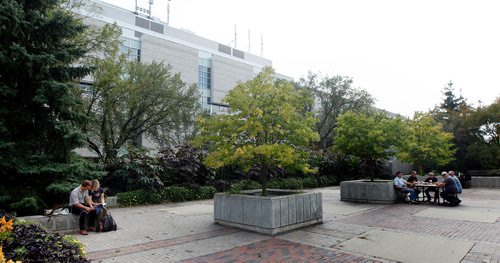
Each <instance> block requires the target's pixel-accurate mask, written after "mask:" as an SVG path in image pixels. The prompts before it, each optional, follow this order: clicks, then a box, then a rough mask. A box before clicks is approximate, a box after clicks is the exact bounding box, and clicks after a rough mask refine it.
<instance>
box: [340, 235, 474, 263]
mask: <svg viewBox="0 0 500 263" xmlns="http://www.w3.org/2000/svg"><path fill="white" fill-rule="evenodd" d="M473 245H474V242H470V241H460V240H448V239H447V238H442V237H429V236H424V235H415V234H414V235H408V234H407V233H397V232H391V231H381V230H371V231H369V232H366V233H364V234H363V235H361V236H357V237H355V238H351V239H349V240H347V241H346V242H342V243H340V244H338V245H337V246H336V247H337V248H339V249H342V250H347V251H352V252H355V253H360V254H365V255H373V256H377V257H382V258H387V259H390V260H394V261H398V262H409V263H420V262H441V263H447V262H449V263H454V262H460V260H461V259H462V258H463V257H465V255H467V253H468V252H469V250H470V249H471V248H472V246H473ZM436 252H438V253H436Z"/></svg>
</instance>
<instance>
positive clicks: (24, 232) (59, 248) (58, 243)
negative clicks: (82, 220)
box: [0, 221, 90, 262]
mask: <svg viewBox="0 0 500 263" xmlns="http://www.w3.org/2000/svg"><path fill="white" fill-rule="evenodd" d="M11 231H12V235H11V238H8V239H2V240H0V245H1V247H2V248H3V253H4V256H5V258H6V259H12V260H20V261H22V262H90V261H89V260H87V259H86V258H85V257H84V253H85V252H84V249H83V244H82V243H80V242H79V241H77V240H76V239H74V238H72V237H68V236H63V235H60V234H57V233H56V234H53V233H50V232H48V231H47V230H46V229H45V228H43V227H42V226H40V225H38V224H33V223H28V222H23V221H16V222H15V223H14V227H13V229H12V230H11Z"/></svg>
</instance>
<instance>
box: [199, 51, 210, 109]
mask: <svg viewBox="0 0 500 263" xmlns="http://www.w3.org/2000/svg"><path fill="white" fill-rule="evenodd" d="M198 88H199V89H200V93H201V106H202V107H203V109H204V110H207V111H209V110H210V103H211V98H212V54H209V53H206V52H202V51H200V52H199V54H198Z"/></svg>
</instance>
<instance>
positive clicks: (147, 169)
mask: <svg viewBox="0 0 500 263" xmlns="http://www.w3.org/2000/svg"><path fill="white" fill-rule="evenodd" d="M108 169H109V171H110V173H109V176H107V177H105V178H103V182H102V184H103V185H106V186H108V187H110V188H111V189H113V190H115V191H116V190H118V191H123V192H124V191H133V190H146V191H149V190H159V189H162V188H163V182H162V181H161V179H160V174H161V173H162V172H163V170H162V168H161V166H159V165H158V160H157V159H156V158H154V157H151V156H149V155H148V154H147V152H146V151H144V150H138V149H133V148H131V149H129V152H128V154H125V155H123V156H121V157H120V158H119V159H118V161H117V162H116V163H114V164H113V165H111V166H109V167H108Z"/></svg>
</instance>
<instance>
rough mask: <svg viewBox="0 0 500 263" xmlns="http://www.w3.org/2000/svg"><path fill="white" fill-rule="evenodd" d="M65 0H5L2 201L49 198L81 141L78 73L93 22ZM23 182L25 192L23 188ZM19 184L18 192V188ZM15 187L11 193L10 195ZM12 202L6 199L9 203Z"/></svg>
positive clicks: (1, 28)
mask: <svg viewBox="0 0 500 263" xmlns="http://www.w3.org/2000/svg"><path fill="white" fill-rule="evenodd" d="M62 4H63V1H61V0H36V1H33V0H24V1H23V0H2V1H1V5H0V175H1V178H2V185H3V187H4V189H0V193H1V194H0V195H2V196H0V207H2V206H3V205H4V204H10V207H11V208H14V209H16V210H18V211H23V207H24V208H25V210H24V211H28V210H30V209H31V210H34V209H39V208H40V207H41V206H43V205H46V204H45V202H44V200H45V201H46V200H47V198H49V197H48V196H46V193H45V191H46V187H48V186H49V185H50V183H51V182H54V181H55V180H57V177H58V176H61V173H62V171H63V170H66V171H67V169H68V166H67V165H68V163H69V160H70V157H71V150H72V149H74V148H75V147H77V146H79V145H81V143H82V142H83V140H82V139H83V136H82V135H81V134H80V132H79V130H80V129H79V124H80V123H82V122H83V121H84V120H85V116H84V115H83V114H81V113H80V112H81V111H80V107H81V99H80V97H79V94H78V87H77V86H76V85H75V84H74V83H75V81H76V80H78V79H80V78H82V77H84V76H85V75H87V74H89V72H90V68H89V67H86V66H81V65H79V64H78V61H79V59H80V58H82V57H83V56H84V55H85V53H86V52H87V51H88V50H87V45H85V43H84V40H83V38H82V37H81V36H82V34H83V33H84V32H85V30H86V26H85V25H84V24H83V23H82V21H80V20H77V19H75V18H74V17H73V15H72V14H71V13H70V11H68V10H65V9H64V8H62ZM20 189H22V191H19V190H20ZM16 190H17V191H16ZM9 193H10V194H9ZM4 207H5V206H4Z"/></svg>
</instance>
